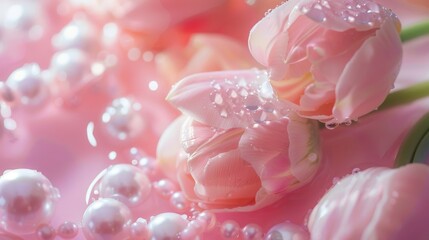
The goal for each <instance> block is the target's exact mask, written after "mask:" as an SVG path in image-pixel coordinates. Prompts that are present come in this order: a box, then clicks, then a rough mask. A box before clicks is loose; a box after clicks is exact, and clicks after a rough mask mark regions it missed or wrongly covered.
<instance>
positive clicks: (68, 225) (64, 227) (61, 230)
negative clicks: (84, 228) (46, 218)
mask: <svg viewBox="0 0 429 240" xmlns="http://www.w3.org/2000/svg"><path fill="white" fill-rule="evenodd" d="M78 232H79V228H78V226H77V224H76V223H73V222H64V223H62V224H61V225H60V226H58V229H57V234H58V236H60V237H62V238H66V239H68V238H74V237H76V235H77V234H78Z"/></svg>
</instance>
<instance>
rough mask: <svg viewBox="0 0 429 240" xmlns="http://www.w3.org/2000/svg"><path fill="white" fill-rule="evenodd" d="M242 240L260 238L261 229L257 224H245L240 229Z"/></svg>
mask: <svg viewBox="0 0 429 240" xmlns="http://www.w3.org/2000/svg"><path fill="white" fill-rule="evenodd" d="M241 232H242V233H243V239H244V240H262V239H263V238H262V235H263V233H262V229H261V227H260V226H259V225H257V224H247V225H246V226H244V228H243V229H242V230H241Z"/></svg>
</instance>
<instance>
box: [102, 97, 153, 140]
mask: <svg viewBox="0 0 429 240" xmlns="http://www.w3.org/2000/svg"><path fill="white" fill-rule="evenodd" d="M140 110H141V105H140V103H138V102H135V101H133V100H132V99H129V98H125V97H123V98H117V99H114V100H113V101H112V104H111V105H110V106H108V107H107V108H106V110H105V111H104V113H103V115H102V117H101V121H102V122H103V124H104V126H105V128H106V130H107V132H108V133H109V134H110V135H111V136H112V137H114V138H116V139H118V140H121V141H125V140H127V139H130V138H134V137H137V136H140V134H141V133H142V131H143V130H144V129H145V127H146V126H145V125H146V123H145V120H144V119H143V116H142V115H141V113H140Z"/></svg>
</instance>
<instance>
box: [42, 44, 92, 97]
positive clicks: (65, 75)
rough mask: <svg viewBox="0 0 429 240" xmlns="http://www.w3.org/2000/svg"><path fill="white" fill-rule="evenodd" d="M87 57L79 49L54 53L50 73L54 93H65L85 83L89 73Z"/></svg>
mask: <svg viewBox="0 0 429 240" xmlns="http://www.w3.org/2000/svg"><path fill="white" fill-rule="evenodd" d="M90 66H91V64H90V60H89V56H88V55H87V54H86V53H85V52H83V51H81V50H79V49H68V50H64V51H61V52H58V53H56V54H55V55H54V56H53V57H52V60H51V65H50V71H51V73H52V75H53V76H52V77H53V81H54V83H55V84H54V86H53V87H54V92H59V93H62V92H67V91H70V90H71V89H73V88H76V87H78V86H79V85H81V84H83V83H84V82H86V80H87V79H88V74H89V73H90Z"/></svg>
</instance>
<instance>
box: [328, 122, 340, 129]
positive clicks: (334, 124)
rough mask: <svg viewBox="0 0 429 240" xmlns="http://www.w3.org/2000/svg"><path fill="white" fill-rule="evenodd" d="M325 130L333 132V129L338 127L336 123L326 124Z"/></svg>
mask: <svg viewBox="0 0 429 240" xmlns="http://www.w3.org/2000/svg"><path fill="white" fill-rule="evenodd" d="M325 127H326V129H328V130H334V129H335V128H337V127H338V123H335V122H334V123H326V124H325Z"/></svg>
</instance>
